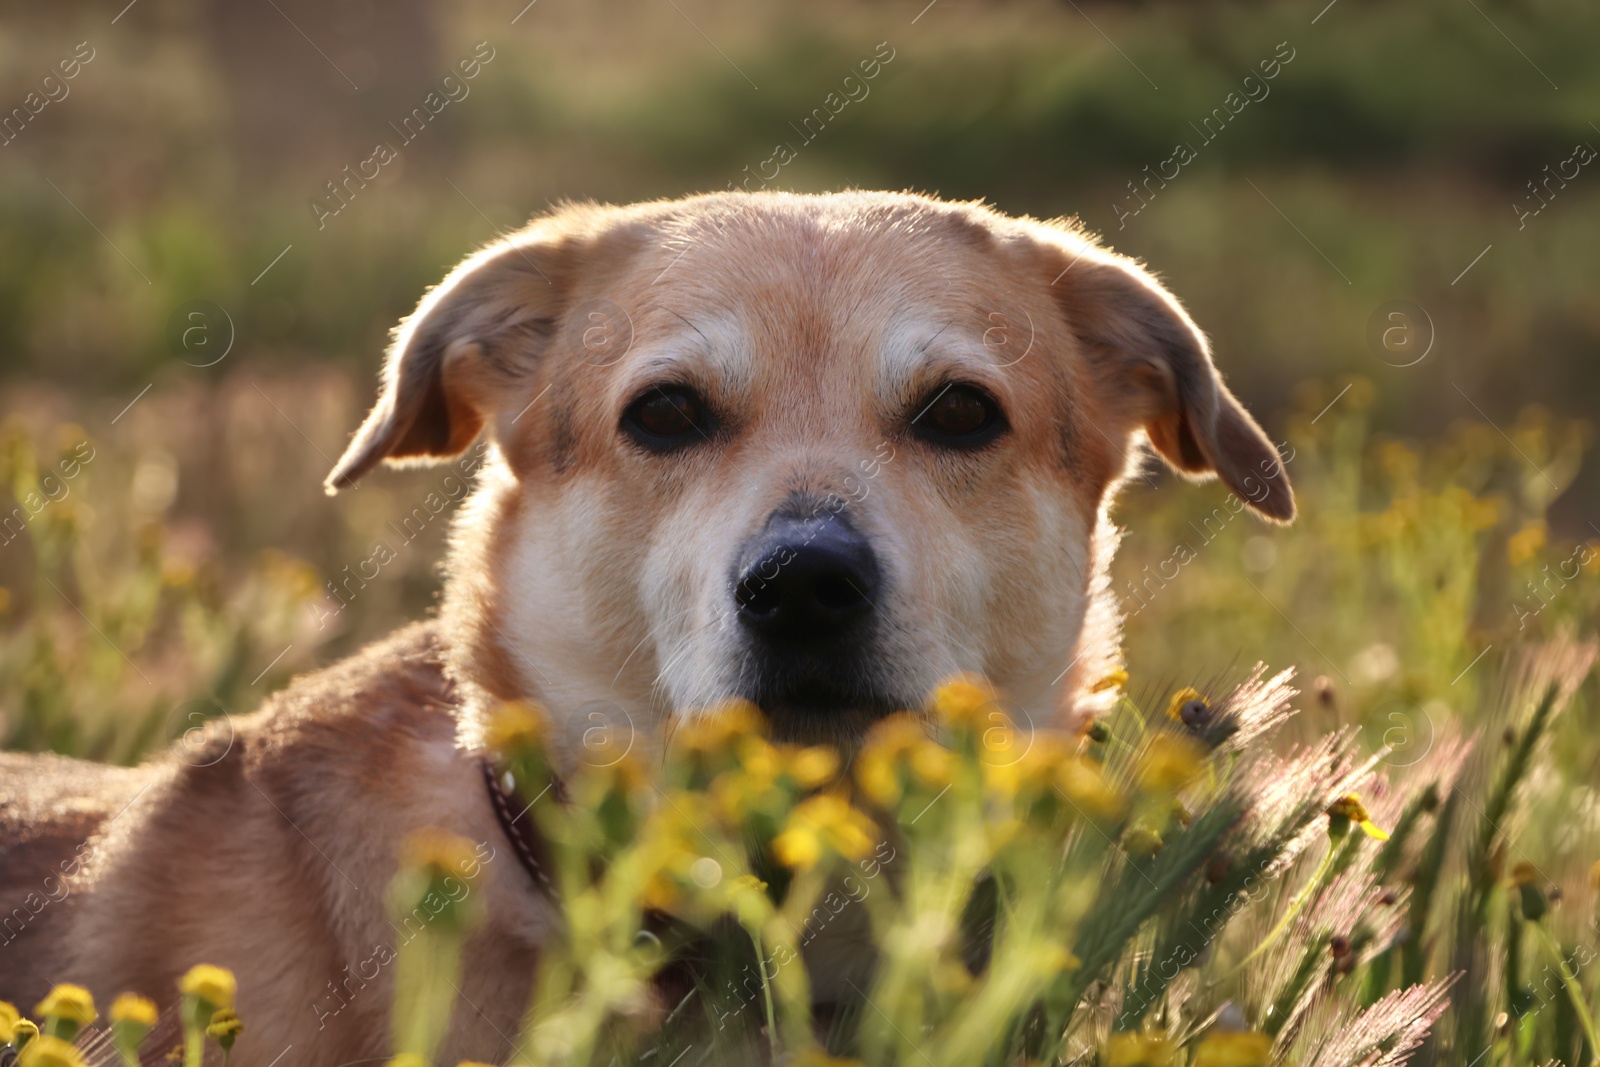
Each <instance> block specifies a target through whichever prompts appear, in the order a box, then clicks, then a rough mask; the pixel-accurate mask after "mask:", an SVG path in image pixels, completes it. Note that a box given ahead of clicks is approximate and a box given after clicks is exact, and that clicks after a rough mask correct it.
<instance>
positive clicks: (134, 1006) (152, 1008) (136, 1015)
mask: <svg viewBox="0 0 1600 1067" xmlns="http://www.w3.org/2000/svg"><path fill="white" fill-rule="evenodd" d="M156 1014H157V1012H156V1004H155V1001H153V1000H150V999H149V998H147V997H141V996H140V995H139V994H137V993H124V994H122V995H121V996H119V997H118V998H117V999H116V1000H113V1001H112V1002H111V1021H112V1022H114V1023H137V1024H138V1025H140V1026H145V1027H149V1026H154V1025H155V1024H156Z"/></svg>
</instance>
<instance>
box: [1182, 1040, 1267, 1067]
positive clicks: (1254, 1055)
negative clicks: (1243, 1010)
mask: <svg viewBox="0 0 1600 1067" xmlns="http://www.w3.org/2000/svg"><path fill="white" fill-rule="evenodd" d="M1271 1059H1272V1038H1270V1037H1268V1036H1267V1035H1266V1034H1250V1033H1232V1032H1217V1033H1211V1034H1207V1035H1206V1036H1205V1038H1204V1039H1203V1040H1202V1041H1201V1042H1200V1044H1199V1046H1198V1047H1197V1048H1196V1049H1195V1050H1194V1060H1193V1062H1192V1063H1191V1064H1190V1067H1267V1063H1268V1062H1269V1061H1270V1060H1271Z"/></svg>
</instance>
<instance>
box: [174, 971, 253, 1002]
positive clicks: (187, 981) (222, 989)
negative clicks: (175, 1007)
mask: <svg viewBox="0 0 1600 1067" xmlns="http://www.w3.org/2000/svg"><path fill="white" fill-rule="evenodd" d="M238 990H239V983H238V981H237V980H236V979H235V978H234V977H233V972H232V971H230V970H228V969H227V968H226V967H214V966H212V965H211V964H209V963H197V964H195V965H194V966H193V967H190V968H189V971H188V973H187V974H185V975H184V976H183V977H182V978H180V979H179V980H178V991H179V992H180V993H182V994H184V995H185V996H189V997H194V998H195V999H196V1000H203V1001H205V1002H206V1003H207V1004H209V1005H211V1006H212V1007H213V1008H214V1009H217V1010H219V1011H220V1010H222V1009H224V1008H230V1009H231V1008H232V1007H233V996H234V994H235V993H237V992H238Z"/></svg>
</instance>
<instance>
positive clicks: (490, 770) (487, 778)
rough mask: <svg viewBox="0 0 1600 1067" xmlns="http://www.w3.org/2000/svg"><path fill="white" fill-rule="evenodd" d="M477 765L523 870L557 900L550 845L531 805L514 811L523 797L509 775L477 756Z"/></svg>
mask: <svg viewBox="0 0 1600 1067" xmlns="http://www.w3.org/2000/svg"><path fill="white" fill-rule="evenodd" d="M478 765H479V766H480V767H482V768H483V783H484V786H485V787H486V788H487V789H488V790H489V806H490V807H492V808H494V813H495V816H496V817H497V818H498V819H499V820H500V829H501V830H503V831H505V835H506V837H507V838H508V839H510V841H511V848H512V851H514V852H516V854H517V859H518V860H520V861H522V869H523V870H525V871H527V872H528V877H530V878H532V879H533V882H534V885H536V886H538V887H539V888H540V889H541V890H543V892H544V893H545V895H547V896H548V897H550V899H551V900H559V899H560V898H561V894H560V893H559V892H557V890H556V885H555V882H553V881H551V879H550V874H549V871H550V869H551V864H550V847H549V844H548V843H547V842H546V841H545V839H544V835H543V834H541V833H539V828H538V827H536V826H535V825H534V824H533V819H532V818H531V817H530V816H529V812H530V811H532V809H533V805H532V804H528V805H526V806H525V807H522V808H521V810H516V809H515V808H514V807H513V805H517V804H521V803H522V800H521V794H520V793H518V792H517V783H516V782H515V781H514V780H513V779H512V777H511V775H510V774H509V773H503V772H501V771H497V770H496V769H495V766H494V764H493V763H492V762H490V761H489V760H488V759H485V758H480V759H479V760H478Z"/></svg>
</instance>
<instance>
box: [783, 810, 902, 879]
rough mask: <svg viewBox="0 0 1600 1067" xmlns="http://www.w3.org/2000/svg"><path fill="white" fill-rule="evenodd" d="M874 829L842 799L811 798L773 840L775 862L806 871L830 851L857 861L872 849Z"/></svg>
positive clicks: (870, 822) (795, 811)
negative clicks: (825, 851) (827, 850)
mask: <svg viewBox="0 0 1600 1067" xmlns="http://www.w3.org/2000/svg"><path fill="white" fill-rule="evenodd" d="M876 833H877V827H875V826H873V824H872V821H871V820H870V819H868V818H867V817H866V816H865V815H863V814H861V813H860V812H859V811H857V810H856V809H855V808H853V807H851V806H850V804H849V803H848V802H847V801H845V800H844V799H843V798H842V797H838V796H834V795H832V794H827V793H825V794H823V795H822V796H816V797H812V798H811V799H810V800H807V801H804V802H802V803H801V804H800V805H799V806H798V807H796V808H795V809H794V811H793V812H791V813H790V815H789V821H788V823H787V824H786V826H785V828H784V830H783V832H782V833H780V834H779V835H778V836H777V837H776V838H774V839H773V841H772V853H773V855H774V856H775V857H776V858H777V860H778V862H779V863H781V864H783V865H784V866H785V867H789V868H791V869H794V870H808V869H810V868H812V867H814V866H816V865H817V863H818V862H819V861H820V860H821V859H822V854H823V851H824V849H831V850H832V851H834V852H837V853H838V854H839V855H841V856H843V857H845V858H846V859H852V860H853V859H860V858H861V857H862V856H865V855H866V854H867V853H868V852H869V851H871V849H872V845H873V838H874V835H875V834H876Z"/></svg>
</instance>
